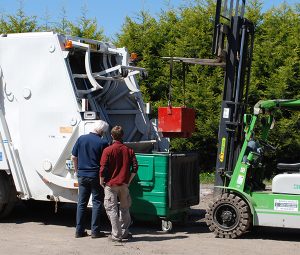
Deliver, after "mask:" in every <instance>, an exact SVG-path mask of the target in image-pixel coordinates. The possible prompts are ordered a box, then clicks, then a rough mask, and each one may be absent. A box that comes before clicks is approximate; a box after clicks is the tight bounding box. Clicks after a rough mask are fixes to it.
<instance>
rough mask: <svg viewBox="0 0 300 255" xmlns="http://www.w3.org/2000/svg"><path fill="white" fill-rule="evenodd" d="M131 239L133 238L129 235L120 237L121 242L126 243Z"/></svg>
mask: <svg viewBox="0 0 300 255" xmlns="http://www.w3.org/2000/svg"><path fill="white" fill-rule="evenodd" d="M132 238H133V236H132V234H131V233H128V234H127V235H125V236H122V240H123V241H128V240H130V239H132Z"/></svg>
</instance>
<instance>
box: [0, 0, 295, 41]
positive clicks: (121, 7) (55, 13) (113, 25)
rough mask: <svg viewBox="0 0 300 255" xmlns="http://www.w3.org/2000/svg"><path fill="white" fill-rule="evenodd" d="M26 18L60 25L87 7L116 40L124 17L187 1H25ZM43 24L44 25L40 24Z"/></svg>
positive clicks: (9, 3) (2, 8) (11, 5)
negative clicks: (63, 12)
mask: <svg viewBox="0 0 300 255" xmlns="http://www.w3.org/2000/svg"><path fill="white" fill-rule="evenodd" d="M22 2H23V6H24V10H25V13H26V15H35V16H37V17H38V18H42V17H45V16H46V13H47V16H49V17H50V21H57V20H59V17H60V15H61V10H62V7H64V8H65V9H66V13H67V17H68V19H70V20H71V21H76V19H78V17H80V16H81V14H82V7H83V6H86V7H87V11H88V17H91V18H96V19H97V21H98V24H99V25H100V26H101V27H102V28H103V29H104V33H105V35H107V36H109V37H113V36H114V35H115V34H116V33H118V32H119V31H120V30H121V27H122V24H123V23H124V20H125V17H126V16H129V17H132V18H135V17H136V16H137V13H138V12H139V11H140V10H146V11H149V12H150V13H151V14H152V15H155V14H157V13H159V12H160V10H162V9H168V8H170V7H178V6H181V5H186V2H187V1H186V0H22ZM282 2H283V1H279V0H267V1H264V9H268V8H270V7H272V6H277V5H279V4H280V3H282ZM286 2H287V3H289V4H295V3H299V2H300V0H286ZM19 3H20V1H19V0H0V13H5V14H14V13H15V11H16V9H17V8H18V7H19ZM40 22H42V21H41V20H40Z"/></svg>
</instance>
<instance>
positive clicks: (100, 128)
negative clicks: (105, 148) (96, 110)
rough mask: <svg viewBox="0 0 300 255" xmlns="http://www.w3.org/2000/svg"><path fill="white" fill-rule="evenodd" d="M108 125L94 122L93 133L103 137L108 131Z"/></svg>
mask: <svg viewBox="0 0 300 255" xmlns="http://www.w3.org/2000/svg"><path fill="white" fill-rule="evenodd" d="M108 127H109V125H108V123H107V122H105V121H104V120H96V121H95V122H94V128H93V131H94V132H95V133H97V134H99V135H103V133H105V132H106V131H107V130H108Z"/></svg>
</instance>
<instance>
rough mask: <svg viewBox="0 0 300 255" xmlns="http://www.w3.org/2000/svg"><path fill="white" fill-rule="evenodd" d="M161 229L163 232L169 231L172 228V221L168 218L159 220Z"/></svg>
mask: <svg viewBox="0 0 300 255" xmlns="http://www.w3.org/2000/svg"><path fill="white" fill-rule="evenodd" d="M161 229H162V231H163V232H164V233H170V232H171V231H172V229H173V223H172V222H171V221H168V220H161Z"/></svg>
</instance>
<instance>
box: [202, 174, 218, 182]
mask: <svg viewBox="0 0 300 255" xmlns="http://www.w3.org/2000/svg"><path fill="white" fill-rule="evenodd" d="M199 178H200V183H204V184H213V183H214V182H215V173H200V176H199Z"/></svg>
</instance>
